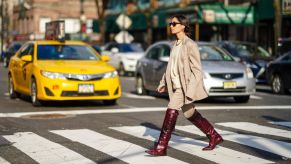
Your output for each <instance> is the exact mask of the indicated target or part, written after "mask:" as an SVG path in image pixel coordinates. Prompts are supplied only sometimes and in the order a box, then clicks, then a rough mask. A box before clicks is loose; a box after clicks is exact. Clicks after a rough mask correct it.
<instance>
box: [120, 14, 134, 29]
mask: <svg viewBox="0 0 291 164" xmlns="http://www.w3.org/2000/svg"><path fill="white" fill-rule="evenodd" d="M116 24H117V25H118V26H119V28H120V29H122V30H124V29H128V28H129V27H130V26H131V24H132V21H131V19H130V18H129V17H128V16H126V15H124V14H120V15H119V16H118V17H117V19H116Z"/></svg>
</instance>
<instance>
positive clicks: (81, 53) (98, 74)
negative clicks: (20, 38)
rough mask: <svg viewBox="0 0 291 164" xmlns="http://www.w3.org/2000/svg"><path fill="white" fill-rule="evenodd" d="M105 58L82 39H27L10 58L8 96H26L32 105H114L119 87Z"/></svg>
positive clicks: (113, 72)
mask: <svg viewBox="0 0 291 164" xmlns="http://www.w3.org/2000/svg"><path fill="white" fill-rule="evenodd" d="M108 60H109V57H108V56H101V55H100V54H98V53H97V52H96V51H95V50H94V49H93V48H91V47H90V46H89V45H87V44H86V43H84V42H81V41H57V40H42V41H29V42H27V43H25V44H24V45H23V46H22V47H21V48H20V50H19V51H18V52H17V53H16V54H15V55H14V56H13V57H12V58H11V60H10V64H9V72H8V79H9V85H8V86H9V87H8V89H9V95H10V98H12V99H13V98H16V97H18V96H19V95H20V94H25V95H29V96H31V100H32V104H33V105H34V106H39V105H41V103H42V102H43V101H48V100H102V101H103V103H104V104H105V105H113V104H115V103H116V100H117V99H118V98H120V96H121V87H120V82H119V76H118V74H117V72H116V70H115V69H114V68H113V67H112V66H111V65H109V64H108V63H106V62H107V61H108Z"/></svg>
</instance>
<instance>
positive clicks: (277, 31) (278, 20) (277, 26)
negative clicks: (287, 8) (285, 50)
mask: <svg viewBox="0 0 291 164" xmlns="http://www.w3.org/2000/svg"><path fill="white" fill-rule="evenodd" d="M273 5H274V9H275V23H274V43H275V51H274V53H273V54H276V53H277V52H278V39H279V38H280V37H281V30H282V29H281V27H282V10H281V0H274V1H273Z"/></svg>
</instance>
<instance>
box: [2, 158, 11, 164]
mask: <svg viewBox="0 0 291 164" xmlns="http://www.w3.org/2000/svg"><path fill="white" fill-rule="evenodd" d="M0 163H1V164H10V163H9V162H8V161H6V160H5V159H4V158H2V157H0Z"/></svg>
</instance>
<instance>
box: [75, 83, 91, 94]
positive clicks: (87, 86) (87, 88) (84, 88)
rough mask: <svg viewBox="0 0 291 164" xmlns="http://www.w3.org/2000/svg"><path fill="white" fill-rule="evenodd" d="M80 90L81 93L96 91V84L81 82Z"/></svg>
mask: <svg viewBox="0 0 291 164" xmlns="http://www.w3.org/2000/svg"><path fill="white" fill-rule="evenodd" d="M78 92H79V93H94V85H93V84H79V87H78Z"/></svg>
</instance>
